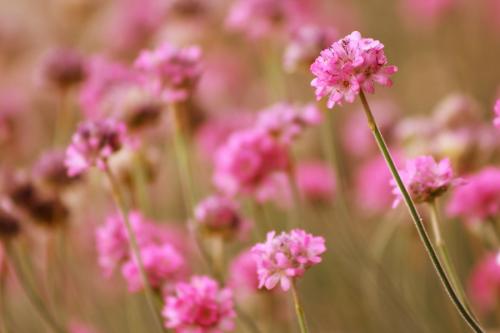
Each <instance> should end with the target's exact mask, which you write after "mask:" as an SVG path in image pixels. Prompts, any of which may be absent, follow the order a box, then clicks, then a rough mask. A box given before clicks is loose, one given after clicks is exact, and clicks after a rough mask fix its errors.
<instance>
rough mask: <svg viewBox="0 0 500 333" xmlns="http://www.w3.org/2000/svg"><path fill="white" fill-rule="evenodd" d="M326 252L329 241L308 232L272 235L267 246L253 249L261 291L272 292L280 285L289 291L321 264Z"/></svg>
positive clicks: (268, 237)
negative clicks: (307, 273) (264, 289)
mask: <svg viewBox="0 0 500 333" xmlns="http://www.w3.org/2000/svg"><path fill="white" fill-rule="evenodd" d="M325 251H326V247H325V239H324V238H323V237H315V236H313V235H311V234H308V233H306V232H305V231H304V230H300V229H294V230H292V231H290V232H288V233H285V232H282V233H281V234H280V235H278V236H276V232H275V231H271V232H269V233H268V234H267V238H266V241H265V242H264V243H259V244H257V245H255V246H254V247H253V248H252V253H253V254H254V255H255V259H256V260H257V274H258V276H259V288H262V287H265V288H266V289H269V290H271V289H273V288H274V287H275V286H276V285H277V284H278V283H279V284H280V286H281V289H283V290H284V291H287V290H288V289H290V286H291V283H292V282H293V279H296V278H298V277H301V276H302V275H303V274H304V273H305V271H306V270H307V269H309V268H310V267H311V266H314V265H316V264H318V263H320V262H321V255H322V254H323V253H324V252H325Z"/></svg>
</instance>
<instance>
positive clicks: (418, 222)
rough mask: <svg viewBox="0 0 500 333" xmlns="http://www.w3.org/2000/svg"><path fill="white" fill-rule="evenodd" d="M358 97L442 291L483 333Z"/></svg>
mask: <svg viewBox="0 0 500 333" xmlns="http://www.w3.org/2000/svg"><path fill="white" fill-rule="evenodd" d="M359 96H360V99H361V103H362V104H363V109H364V111H365V114H366V117H367V120H368V126H369V127H370V129H371V131H372V133H373V136H374V137H375V141H376V142H377V145H378V147H379V149H380V152H381V153H382V155H383V157H384V159H385V161H386V163H387V166H388V167H389V169H390V171H391V173H392V176H393V177H394V180H395V181H396V183H397V186H398V188H399V190H400V192H401V194H402V196H403V199H404V201H405V204H406V206H407V207H408V210H409V212H410V215H411V218H412V220H413V223H414V224H415V227H416V228H417V231H418V234H419V236H420V239H421V240H422V243H423V245H424V247H425V249H426V250H427V253H428V255H429V257H430V259H431V262H432V264H433V266H434V269H435V270H436V273H437V274H438V276H439V278H440V280H441V282H442V284H443V287H444V289H445V290H446V292H447V293H448V296H449V297H450V299H451V301H452V302H453V304H454V305H455V307H456V308H457V310H458V312H459V313H460V315H461V316H462V318H463V319H464V320H465V322H466V323H467V324H468V325H469V326H470V328H471V329H472V330H473V331H474V332H476V333H483V332H484V330H483V329H482V328H481V326H480V325H479V323H478V322H477V321H476V320H475V319H474V318H473V317H472V316H471V315H470V314H469V312H468V311H467V308H466V307H465V306H464V304H462V302H461V301H460V298H459V297H458V296H457V293H456V292H455V289H454V288H453V286H452V284H451V282H450V280H449V279H448V276H447V275H446V272H445V270H444V268H443V265H442V264H441V262H440V261H439V258H438V255H437V253H436V250H435V249H434V247H433V246H432V243H431V240H430V238H429V235H428V234H427V231H426V230H425V227H424V224H423V222H422V218H421V217H420V215H419V213H418V211H417V208H416V206H415V203H414V202H413V200H412V198H411V197H410V194H409V193H408V191H407V189H406V187H405V185H404V183H403V181H402V180H401V176H400V175H399V172H398V170H397V168H396V165H395V164H394V161H393V159H392V157H391V154H390V152H389V149H388V147H387V145H386V143H385V141H384V138H383V136H382V133H381V132H380V130H379V128H378V126H377V123H376V121H375V118H374V117H373V114H372V112H371V109H370V106H369V105H368V101H367V100H366V97H365V94H364V92H363V91H362V90H361V91H360V95H359Z"/></svg>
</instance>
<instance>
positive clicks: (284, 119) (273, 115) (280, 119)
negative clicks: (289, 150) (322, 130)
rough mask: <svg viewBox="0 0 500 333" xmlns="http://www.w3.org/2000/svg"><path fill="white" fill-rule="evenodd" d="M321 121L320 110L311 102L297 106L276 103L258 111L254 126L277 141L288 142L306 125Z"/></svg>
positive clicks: (300, 132) (297, 135) (316, 123)
mask: <svg viewBox="0 0 500 333" xmlns="http://www.w3.org/2000/svg"><path fill="white" fill-rule="evenodd" d="M321 121H322V114H321V112H320V111H319V110H318V108H316V106H314V105H312V104H309V105H306V106H304V107H297V106H294V105H290V104H288V103H278V104H275V105H273V106H271V107H269V108H267V109H265V110H263V111H261V112H260V113H259V116H258V118H257V123H256V127H257V128H259V129H261V130H262V131H264V132H266V133H268V134H269V135H271V136H272V137H274V138H276V139H277V140H278V141H280V142H282V143H284V144H290V143H292V141H293V140H295V139H296V138H297V137H299V136H300V135H301V134H302V132H303V131H304V130H305V129H306V128H307V127H309V126H314V125H318V124H319V123H321Z"/></svg>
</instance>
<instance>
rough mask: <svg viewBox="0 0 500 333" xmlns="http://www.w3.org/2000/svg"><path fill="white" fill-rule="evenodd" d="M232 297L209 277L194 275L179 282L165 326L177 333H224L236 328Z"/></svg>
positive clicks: (168, 299) (167, 303) (165, 314)
mask: <svg viewBox="0 0 500 333" xmlns="http://www.w3.org/2000/svg"><path fill="white" fill-rule="evenodd" d="M232 297H233V295H232V292H231V290H230V289H228V288H220V287H219V285H218V283H217V282H216V281H215V280H213V279H212V278H210V277H208V276H194V277H192V278H191V280H190V281H189V282H180V283H178V284H177V286H176V288H175V294H174V295H172V296H167V297H166V299H165V307H164V308H163V312H162V314H163V317H164V318H165V327H167V328H171V329H173V330H174V331H175V332H177V333H223V332H229V331H233V330H234V328H235V324H234V318H235V317H236V312H235V310H234V304H233V299H232Z"/></svg>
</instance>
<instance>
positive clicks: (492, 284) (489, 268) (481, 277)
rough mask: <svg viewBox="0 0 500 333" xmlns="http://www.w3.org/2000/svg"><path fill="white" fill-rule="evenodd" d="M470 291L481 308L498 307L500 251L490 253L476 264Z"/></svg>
mask: <svg viewBox="0 0 500 333" xmlns="http://www.w3.org/2000/svg"><path fill="white" fill-rule="evenodd" d="M469 293H470V295H471V298H472V300H473V301H474V303H476V305H477V306H478V307H479V309H480V310H482V311H484V312H489V311H494V310H495V309H496V305H497V304H498V301H499V299H500V298H499V295H500V294H499V293H500V252H497V253H490V254H489V255H488V256H486V257H485V258H483V260H481V261H480V262H479V263H478V264H477V265H476V267H475V268H474V271H473V272H472V275H471V277H470V280H469Z"/></svg>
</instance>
